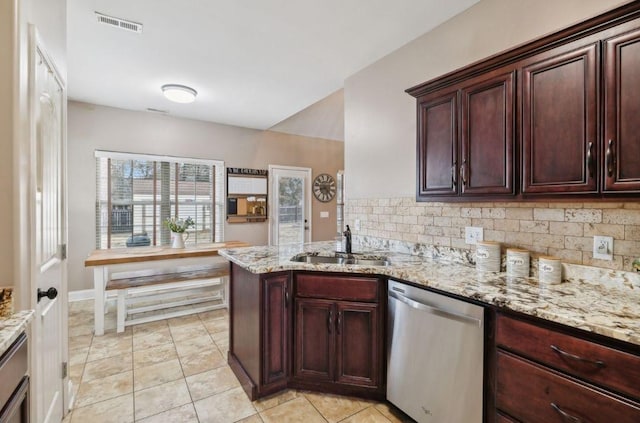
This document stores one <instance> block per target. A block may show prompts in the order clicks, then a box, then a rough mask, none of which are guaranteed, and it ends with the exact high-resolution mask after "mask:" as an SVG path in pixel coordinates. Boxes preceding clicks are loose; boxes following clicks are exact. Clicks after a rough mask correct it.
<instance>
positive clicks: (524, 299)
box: [220, 242, 640, 345]
mask: <svg viewBox="0 0 640 423" xmlns="http://www.w3.org/2000/svg"><path fill="white" fill-rule="evenodd" d="M334 246H335V244H334V243H331V242H315V243H310V244H298V245H291V246H281V247H267V246H261V247H248V248H234V249H226V250H220V255H221V256H223V257H225V258H227V259H228V260H230V261H231V262H233V263H236V264H237V265H239V266H241V267H243V268H245V269H247V270H249V271H250V272H252V273H269V272H277V271H282V270H311V271H324V272H346V273H360V274H377V275H384V276H388V277H390V278H395V279H400V280H404V281H407V282H413V283H415V284H418V285H423V286H425V287H429V288H434V289H437V290H440V291H444V292H448V293H451V294H455V295H459V296H461V297H465V298H470V299H473V300H476V301H479V302H482V303H485V304H490V305H494V306H497V307H500V308H504V309H508V310H512V311H516V312H521V313H524V314H528V315H530V316H535V317H539V318H542V319H546V320H549V321H552V322H557V323H561V324H564V325H567V326H571V327H575V328H578V329H582V330H586V331H589V332H593V333H597V334H600V335H604V336H608V337H610V338H614V339H618V340H621V341H626V342H629V343H632V344H636V345H640V284H638V280H637V279H638V278H635V275H632V274H627V275H626V276H625V275H622V276H621V275H620V273H624V272H618V273H615V274H614V273H613V272H611V271H608V270H606V269H599V268H593V267H587V266H577V265H575V266H570V267H569V268H567V267H566V265H565V269H564V272H565V279H567V280H566V281H565V282H563V283H561V284H558V285H542V284H540V283H539V282H538V279H537V278H508V277H507V276H506V274H505V273H500V272H485V273H480V272H478V271H476V269H475V267H474V266H473V265H472V264H470V258H469V257H463V256H464V254H461V255H462V256H461V255H460V254H459V255H458V257H457V258H456V257H453V258H451V257H450V258H447V259H444V258H441V257H435V258H434V257H433V256H434V254H431V255H429V256H425V255H422V256H421V255H415V254H402V253H397V252H390V251H389V250H386V251H385V250H381V249H378V250H376V249H369V250H364V249H358V253H364V254H371V255H384V256H386V257H388V259H389V261H390V263H391V264H390V265H389V266H362V265H344V264H326V263H322V264H309V263H300V262H295V261H291V258H292V257H294V256H295V255H297V254H300V253H310V254H314V255H327V256H329V255H333V254H334ZM354 249H355V247H354ZM466 254H467V255H468V254H470V253H468V252H467V253H466ZM465 261H466V262H465ZM630 278H633V279H630Z"/></svg>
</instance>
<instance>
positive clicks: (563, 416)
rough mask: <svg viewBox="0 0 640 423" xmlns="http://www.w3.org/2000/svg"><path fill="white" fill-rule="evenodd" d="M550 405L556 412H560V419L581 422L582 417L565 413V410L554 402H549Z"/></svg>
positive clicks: (572, 422)
mask: <svg viewBox="0 0 640 423" xmlns="http://www.w3.org/2000/svg"><path fill="white" fill-rule="evenodd" d="M551 407H552V408H553V409H554V410H556V412H557V413H558V414H560V415H561V416H562V419H563V420H564V421H565V422H571V423H582V419H581V418H579V417H575V416H572V415H571V414H569V413H567V412H566V411H564V410H563V409H562V408H560V407H558V406H557V405H556V404H555V403H553V402H552V403H551Z"/></svg>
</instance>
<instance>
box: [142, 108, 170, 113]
mask: <svg viewBox="0 0 640 423" xmlns="http://www.w3.org/2000/svg"><path fill="white" fill-rule="evenodd" d="M147 112H151V113H159V114H161V115H166V114H168V113H169V111H168V110H162V109H154V108H153V107H147Z"/></svg>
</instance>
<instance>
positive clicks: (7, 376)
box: [0, 333, 28, 409]
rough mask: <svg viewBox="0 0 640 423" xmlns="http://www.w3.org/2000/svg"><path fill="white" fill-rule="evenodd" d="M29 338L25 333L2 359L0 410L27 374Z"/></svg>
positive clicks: (0, 367)
mask: <svg viewBox="0 0 640 423" xmlns="http://www.w3.org/2000/svg"><path fill="white" fill-rule="evenodd" d="M27 358H28V356H27V337H26V335H25V334H24V333H23V334H22V335H20V336H19V337H18V339H17V340H16V341H15V342H14V343H13V344H11V346H10V347H9V349H8V350H7V351H6V352H5V353H4V354H3V355H2V357H1V358H0V381H1V382H0V409H1V408H2V407H3V406H4V404H6V403H7V401H9V398H10V397H11V394H13V391H15V390H16V388H17V387H18V385H20V381H21V380H22V378H23V377H24V375H25V374H26V373H27Z"/></svg>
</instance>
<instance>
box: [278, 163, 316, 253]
mask: <svg viewBox="0 0 640 423" xmlns="http://www.w3.org/2000/svg"><path fill="white" fill-rule="evenodd" d="M269 217H270V219H269V245H286V244H300V243H304V242H311V169H310V168H305V167H291V166H278V165H269Z"/></svg>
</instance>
